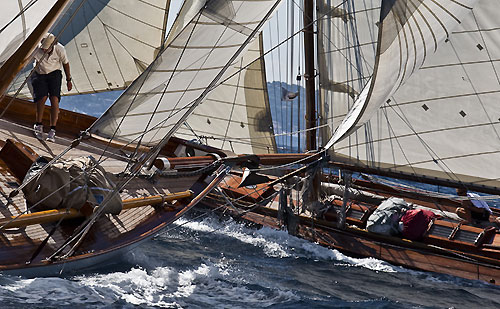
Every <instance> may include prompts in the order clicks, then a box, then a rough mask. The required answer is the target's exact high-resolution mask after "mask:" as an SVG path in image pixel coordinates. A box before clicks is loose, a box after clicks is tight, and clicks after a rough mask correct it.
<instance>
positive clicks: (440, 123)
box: [335, 1, 500, 187]
mask: <svg viewBox="0 0 500 309" xmlns="http://www.w3.org/2000/svg"><path fill="white" fill-rule="evenodd" d="M421 28H422V27H421ZM498 29H500V20H499V19H498V11H497V4H495V3H494V2H492V1H480V2H478V3H477V4H476V5H475V6H474V8H473V9H472V11H470V12H469V13H468V14H467V15H466V16H465V17H464V18H462V19H461V24H460V25H459V26H457V27H456V28H454V30H453V32H452V31H451V30H449V33H448V35H449V37H448V39H447V40H446V41H445V42H444V43H443V44H441V45H440V46H439V48H438V49H437V51H436V52H435V53H434V52H433V50H431V51H430V52H429V51H428V52H427V54H428V55H427V58H426V61H425V63H424V65H423V66H422V67H421V69H420V70H418V71H417V72H415V73H414V74H413V76H412V77H411V78H409V79H408V80H407V81H406V83H405V84H404V85H402V86H401V87H400V88H399V89H398V90H397V91H396V93H395V94H394V95H393V96H392V97H391V98H390V100H389V101H387V100H386V103H385V104H384V105H383V106H382V108H381V109H379V110H378V111H377V113H376V115H375V116H374V117H372V120H371V128H372V136H365V135H363V134H359V135H358V138H357V139H356V140H351V141H347V139H345V140H343V141H340V142H339V143H337V144H336V145H335V151H336V153H337V154H338V155H342V156H348V157H349V160H350V162H352V163H354V164H361V165H363V164H366V165H370V166H373V167H380V168H391V169H392V170H396V171H403V172H410V173H415V174H417V175H422V176H429V177H440V178H445V179H451V180H454V181H461V182H475V183H477V184H482V185H488V186H494V187H500V179H499V175H500V171H499V169H498V162H499V161H500V137H499V135H500V107H499V105H498V100H499V98H500V97H499V93H500V79H499V77H498V66H497V65H496V63H497V62H498V59H499V57H500V49H499V47H498V45H497V44H496V43H495V41H497V40H498V37H500V30H498ZM431 43H432V41H431ZM368 149H370V150H368ZM368 153H371V154H372V156H369V155H368Z"/></svg>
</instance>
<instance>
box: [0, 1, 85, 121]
mask: <svg viewBox="0 0 500 309" xmlns="http://www.w3.org/2000/svg"><path fill="white" fill-rule="evenodd" d="M86 1H87V0H82V2H80V5H79V6H78V7H77V8H76V10H75V12H73V14H72V15H71V16H70V18H69V19H68V21H67V22H66V23H65V24H64V26H63V27H62V29H61V32H59V34H58V35H57V36H56V41H57V40H58V39H59V37H60V36H61V34H62V33H63V32H64V31H65V30H66V28H67V27H68V26H69V24H70V23H71V22H72V21H73V19H74V18H75V16H76V13H78V11H79V10H80V9H81V8H82V6H83V4H84V3H85V2H86ZM46 54H47V53H44V54H43V56H42V58H41V59H40V60H43V59H44V58H45V56H46ZM38 65H39V63H38V64H37V66H36V67H34V68H33V70H31V72H30V73H29V74H28V76H27V77H26V79H25V80H24V81H23V83H22V84H21V86H20V87H19V89H18V90H17V91H16V93H15V95H14V96H13V97H11V99H10V100H9V103H7V106H5V108H4V109H3V111H2V113H1V114H0V119H2V118H3V116H4V115H5V113H6V112H7V110H8V109H9V107H10V106H11V105H12V102H14V99H16V98H17V96H18V95H19V93H20V92H21V90H22V88H23V87H24V86H25V85H26V84H27V83H28V80H29V79H30V78H31V75H33V72H34V71H35V69H36V68H37V67H38ZM4 96H5V93H3V94H2V95H0V98H3V97H4Z"/></svg>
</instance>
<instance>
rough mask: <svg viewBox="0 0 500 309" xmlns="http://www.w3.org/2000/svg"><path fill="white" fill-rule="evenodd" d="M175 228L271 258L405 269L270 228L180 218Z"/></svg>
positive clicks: (389, 270) (392, 270)
mask: <svg viewBox="0 0 500 309" xmlns="http://www.w3.org/2000/svg"><path fill="white" fill-rule="evenodd" d="M176 224H178V225H179V226H183V227H185V228H188V229H190V230H192V231H196V232H201V233H213V234H215V235H221V236H226V237H229V238H232V239H236V240H239V241H240V242H242V243H245V244H249V245H252V246H255V247H258V248H261V249H262V251H263V253H264V254H265V255H266V256H268V257H272V258H306V259H313V260H324V261H337V262H342V263H338V264H337V265H347V266H357V267H363V268H367V269H370V270H373V271H380V272H398V271H400V270H401V269H402V268H401V267H398V266H393V265H391V264H389V263H387V262H384V261H381V260H378V259H375V258H352V257H349V256H346V255H344V254H342V253H341V252H339V251H338V250H335V249H329V248H326V247H323V246H321V245H319V244H316V243H312V242H310V241H307V240H304V239H301V238H298V237H295V236H292V235H290V234H288V233H287V232H286V231H281V230H276V229H272V228H268V227H263V228H260V229H252V228H248V227H245V226H244V225H242V224H239V223H237V222H235V221H234V220H228V221H224V222H221V221H219V220H214V219H212V218H205V219H203V220H201V221H189V220H187V219H184V218H181V219H179V220H177V221H176Z"/></svg>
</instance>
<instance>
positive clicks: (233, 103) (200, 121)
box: [175, 36, 276, 153]
mask: <svg viewBox="0 0 500 309" xmlns="http://www.w3.org/2000/svg"><path fill="white" fill-rule="evenodd" d="M262 54H263V52H262V36H259V38H258V39H256V40H254V41H253V42H252V44H251V45H250V47H249V50H248V51H247V52H246V53H245V55H244V57H240V59H239V60H238V61H237V62H236V63H235V66H234V67H233V68H231V69H230V70H228V72H229V73H231V74H232V77H231V78H230V79H228V80H227V81H225V82H224V83H223V84H222V85H220V86H218V87H217V88H215V89H214V90H213V91H211V92H210V93H209V95H208V96H207V98H206V99H205V100H203V103H202V104H200V106H199V107H198V108H197V109H196V110H195V111H194V112H193V114H192V115H191V116H189V118H188V119H187V121H186V123H185V125H184V126H181V127H180V128H179V130H178V131H177V133H176V134H175V135H176V136H178V137H181V138H184V139H188V140H191V139H196V140H199V141H201V142H203V143H204V144H208V145H210V146H212V147H216V148H219V149H225V150H229V151H232V152H235V153H275V152H276V142H275V140H274V137H273V128H272V119H271V111H270V108H269V98H268V95H267V87H266V79H265V75H264V70H263V69H264V59H263V58H262V57H261V56H262ZM233 74H234V75H233Z"/></svg>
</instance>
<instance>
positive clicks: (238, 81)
mask: <svg viewBox="0 0 500 309" xmlns="http://www.w3.org/2000/svg"><path fill="white" fill-rule="evenodd" d="M242 64H243V58H241V59H240V68H241V66H242ZM241 75H242V74H241V73H240V74H238V80H237V82H236V89H235V91H234V97H233V102H232V104H231V113H230V114H229V119H228V121H227V126H226V132H225V133H224V139H223V140H222V145H221V147H220V148H223V147H224V143H225V142H226V137H227V132H228V131H229V125H230V124H231V119H232V118H233V112H234V107H235V106H236V97H237V96H238V90H239V89H240V78H241Z"/></svg>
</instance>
